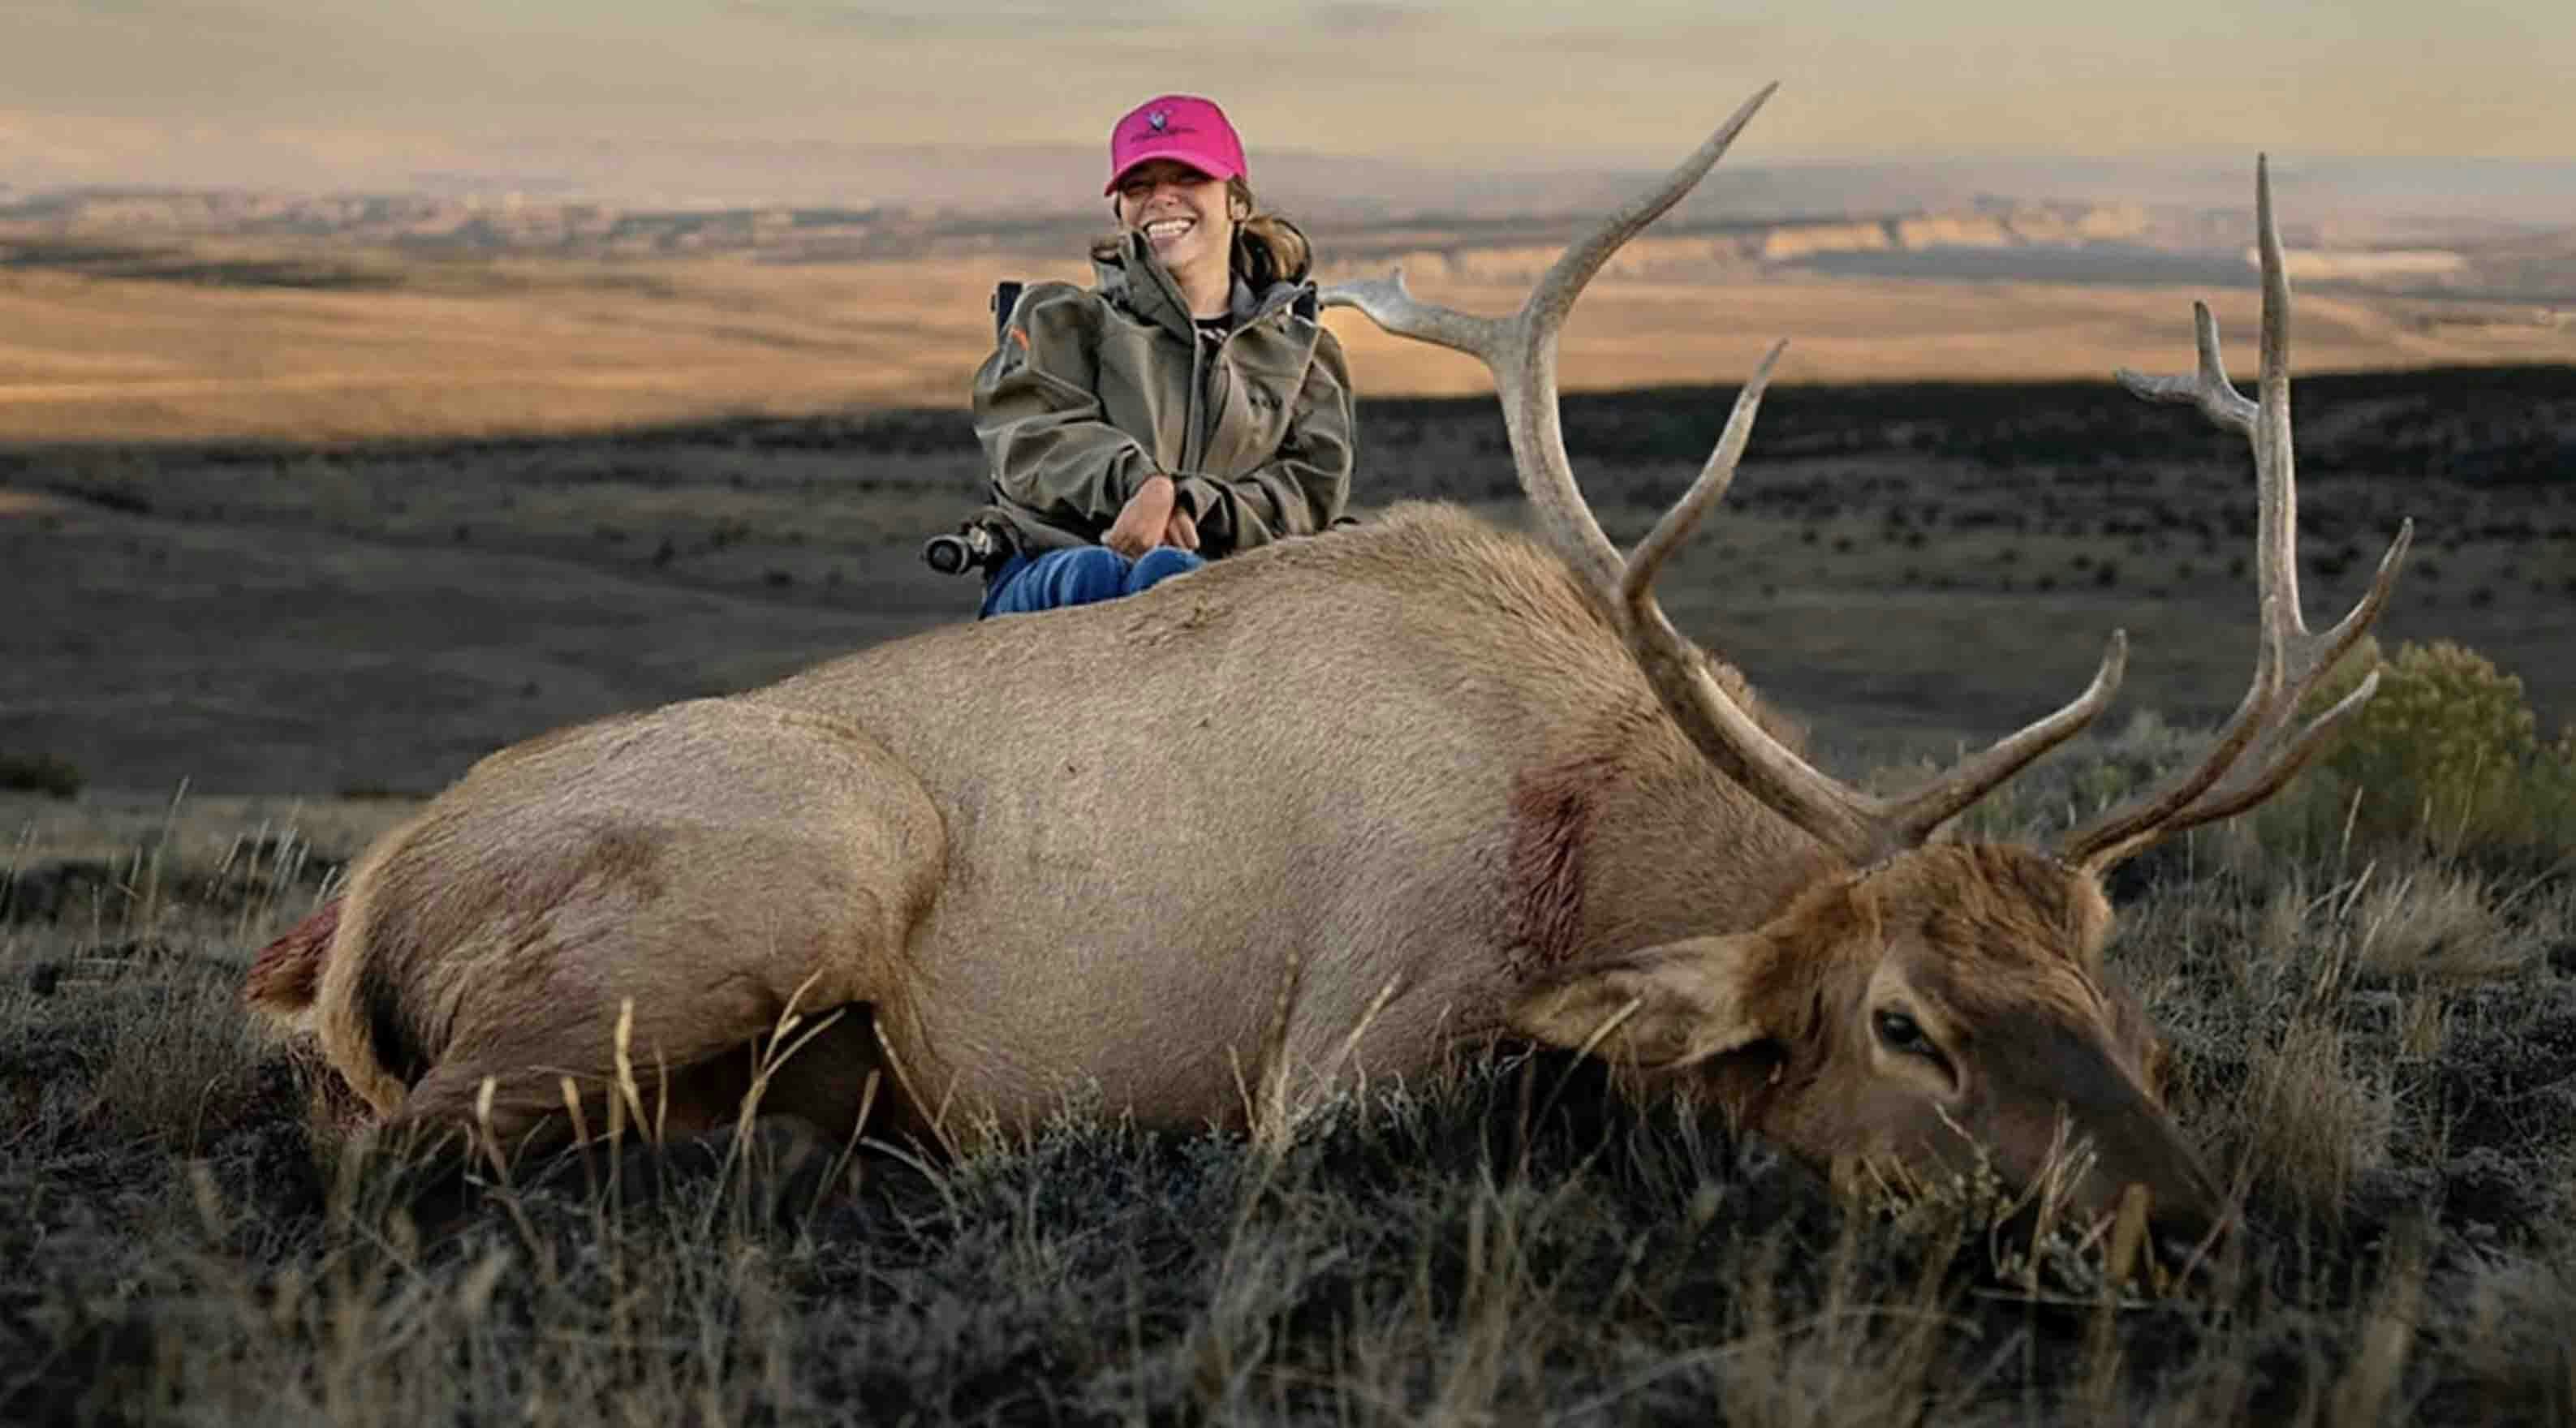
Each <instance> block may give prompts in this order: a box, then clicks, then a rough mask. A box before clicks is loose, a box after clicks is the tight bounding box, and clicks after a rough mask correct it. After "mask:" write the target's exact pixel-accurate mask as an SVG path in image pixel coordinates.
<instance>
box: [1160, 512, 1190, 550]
mask: <svg viewBox="0 0 2576 1428" xmlns="http://www.w3.org/2000/svg"><path fill="white" fill-rule="evenodd" d="M1163 544H1165V545H1168V546H1174V547H1177V548H1179V549H1181V550H1196V549H1198V548H1199V523H1198V522H1196V521H1194V520H1191V519H1190V513H1189V512H1187V511H1184V510H1182V509H1181V508H1180V507H1178V506H1174V507H1173V508H1172V519H1171V523H1170V524H1168V525H1166V526H1164V527H1163Z"/></svg>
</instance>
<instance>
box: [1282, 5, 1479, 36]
mask: <svg viewBox="0 0 2576 1428" xmlns="http://www.w3.org/2000/svg"><path fill="white" fill-rule="evenodd" d="M1305 20H1306V27H1307V28H1308V29H1310V30H1317V31H1321V32H1322V33H1324V34H1327V35H1333V36H1336V37H1338V38H1342V39H1366V38H1369V37H1370V36H1374V35H1401V34H1417V33H1420V32H1422V31H1425V30H1433V29H1438V28H1441V27H1442V26H1443V25H1444V23H1445V22H1444V20H1443V18H1442V17H1441V16H1439V15H1436V14H1434V13H1432V12H1430V11H1427V10H1416V9H1413V8H1412V7H1410V6H1405V5H1385V4H1371V3H1367V0H1328V3H1325V4H1319V5H1309V6H1307V7H1306V14H1305Z"/></svg>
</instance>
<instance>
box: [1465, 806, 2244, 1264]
mask: <svg viewBox="0 0 2576 1428" xmlns="http://www.w3.org/2000/svg"><path fill="white" fill-rule="evenodd" d="M2110 927H2111V913H2110V907H2109V905H2108V904H2107V903H2106V902H2105V901H2104V900H2103V898H2102V893H2101V889H2100V887H2099V886H2098V885H2097V884H2096V883H2095V882H2094V880H2093V879H2092V878H2091V877H2090V876H2088V875H2086V874H2084V873H2082V872H2079V871H2076V870H2074V869H2071V868H2067V867H2064V866H2062V865H2060V864H2058V863H2056V862H2055V861H2053V860H2051V859H2048V858H2046V857H2043V856H2041V855H2038V854H2034V853H2030V852H2027V851H2025V850H2021V849H2014V848H2004V847H1997V846H1993V845H1946V846H1941V847H1934V848H1925V849H1919V850H1917V851H1915V852H1912V853H1907V854H1904V855H1901V856H1899V857H1897V858H1895V859H1892V860H1890V862H1889V863H1887V864H1886V865H1885V866H1883V867H1880V868H1877V869H1874V870H1872V871H1870V872H1867V873H1862V874H1857V875H1853V876H1850V877H1847V878H1845V879H1841V880H1838V881H1836V882H1834V883H1832V884H1828V885H1826V886H1823V887H1819V888H1816V889H1814V890H1812V891H1811V892H1810V893H1808V894H1807V895H1806V896H1803V897H1801V898H1799V899H1798V900H1797V901H1796V902H1794V903H1792V904H1791V905H1790V907H1789V908H1788V909H1787V910H1786V911H1784V912H1783V913H1781V914H1780V915H1779V916H1778V917H1776V918H1774V919H1773V920H1772V921H1771V922H1770V923H1768V924H1766V925H1765V926H1763V927H1762V928H1760V929H1758V930H1756V931H1753V932H1747V933H1738V934H1731V935H1726V936H1717V937H1704V938H1693V939H1690V940H1687V941H1683V942H1678V943H1672V944H1668V945H1666V946H1662V947H1656V948H1650V949H1647V950H1646V951H1643V952H1639V953H1635V954H1632V955H1630V956H1627V957H1624V958H1620V959H1618V960H1617V961H1615V962H1613V963H1610V964H1607V965H1595V966H1591V967H1586V968H1583V969H1580V970H1577V971H1575V972H1572V973H1569V974H1568V975H1567V976H1565V977H1564V978H1562V979H1560V980H1558V981H1557V982H1555V983H1553V984H1551V985H1549V986H1547V987H1544V988H1541V989H1537V990H1536V991H1534V992H1533V994H1532V995H1531V996H1530V997H1528V998H1527V999H1526V1000H1524V1001H1523V1002H1522V1003H1521V1004H1520V1005H1519V1006H1517V1007H1515V1008H1514V1009H1513V1013H1512V1020H1513V1024H1514V1025H1515V1026H1517V1027H1518V1028H1519V1029H1521V1030H1522V1031H1524V1032H1525V1033H1528V1034H1530V1035H1532V1036H1535V1037H1537V1038H1538V1039H1540V1040H1543V1041H1550V1042H1554V1043H1557V1044H1560V1045H1568V1046H1587V1047H1592V1048H1594V1049H1596V1050H1597V1051H1598V1052H1599V1054H1601V1055H1604V1056H1607V1057H1610V1058H1612V1059H1614V1060H1617V1061H1621V1062H1624V1063H1627V1064H1630V1065H1634V1066H1636V1067H1639V1068H1641V1069H1644V1070H1648V1071H1653V1072H1658V1073H1666V1074H1672V1075H1678V1076H1687V1077H1696V1078H1700V1079H1702V1080H1704V1081H1706V1083H1707V1087H1706V1089H1708V1090H1710V1091H1713V1092H1715V1093H1716V1094H1717V1095H1718V1096H1719V1097H1720V1098H1721V1099H1723V1100H1724V1101H1726V1102H1727V1103H1728V1104H1730V1105H1732V1106H1734V1107H1735V1108H1736V1110H1737V1112H1738V1114H1739V1115H1740V1117H1741V1118H1742V1120H1743V1121H1744V1122H1745V1123H1747V1124H1748V1125H1749V1126H1750V1127H1751V1128H1753V1129H1755V1130H1758V1131H1760V1132H1761V1133H1762V1134H1763V1135H1764V1136H1766V1137H1768V1138H1770V1139H1772V1140H1774V1141H1776V1142H1778V1143H1780V1144H1781V1145H1783V1146H1786V1147H1788V1148H1789V1149H1791V1150H1793V1151H1796V1152H1797V1153H1798V1154H1799V1155H1800V1156H1801V1157H1802V1158H1804V1159H1806V1160H1807V1161H1809V1162H1810V1163H1812V1164H1815V1165H1818V1166H1820V1167H1836V1166H1841V1165H1874V1166H1878V1167H1882V1168H1901V1173H1912V1174H1917V1175H1924V1176H1929V1177H1932V1178H1936V1179H1937V1178H1941V1177H1945V1176H1947V1175H1949V1174H1953V1173H1960V1172H1965V1171H1968V1170H1970V1169H1972V1168H1974V1167H1975V1166H1977V1165H1978V1164H1979V1163H1981V1162H1983V1163H1986V1164H1991V1165H1992V1166H1993V1167H1994V1169H1995V1170H1996V1171H1997V1172H1999V1173H2000V1175H2001V1176H2002V1178H2003V1179H2004V1180H2005V1181H2007V1182H2008V1183H2010V1184H2013V1185H2015V1186H2022V1185H2028V1184H2030V1183H2032V1182H2033V1181H2034V1180H2035V1179H2037V1178H2039V1177H2040V1176H2041V1175H2042V1174H2043V1173H2044V1171H2045V1169H2046V1167H2047V1166H2048V1163H2049V1161H2050V1158H2051V1156H2052V1154H2053V1153H2056V1152H2058V1151H2059V1150H2062V1149H2063V1148H2065V1147H2066V1146H2069V1145H2072V1144H2074V1143H2077V1142H2083V1143H2086V1144H2087V1145H2088V1146H2089V1149H2090V1152H2091V1154H2092V1157H2093V1158H2092V1160H2091V1162H2090V1169H2088V1170H2087V1171H2085V1173H2084V1174H2083V1175H2082V1176H2081V1177H2080V1178H2079V1179H2077V1180H2076V1181H2074V1182H2073V1183H2072V1184H2070V1185H2068V1187H2067V1188H2068V1189H2070V1190H2071V1191H2072V1192H2073V1194H2072V1199H2073V1201H2074V1202H2075V1205H2076V1207H2077V1208H2078V1209H2079V1210H2086V1211H2092V1212H2095V1213H2108V1212H2109V1211H2110V1210H2111V1209H2112V1208H2114V1207H2115V1206H2116V1205H2117V1203H2118V1201H2119V1198H2120V1196H2121V1193H2122V1192H2123V1191H2124V1190H2125V1189H2126V1187H2128V1186H2129V1185H2131V1184H2138V1185H2143V1186H2145V1187H2146V1189H2147V1192H2148V1195H2149V1197H2150V1200H2149V1203H2150V1206H2151V1208H2152V1211H2153V1213H2154V1215H2155V1218H2156V1220H2157V1221H2158V1222H2159V1223H2160V1224H2161V1225H2162V1226H2164V1227H2165V1229H2166V1230H2167V1231H2168V1232H2171V1233H2174V1234H2177V1235H2179V1236H2180V1237H2182V1238H2185V1239H2191V1238H2196V1237H2197V1236H2199V1235H2200V1234H2202V1233H2203V1232H2205V1231H2206V1230H2207V1228H2208V1227H2209V1225H2210V1224H2211V1223H2212V1221H2213V1219H2214V1218H2215V1217H2216V1216H2217V1215H2218V1213H2219V1210H2220V1198H2221V1197H2220V1196H2219V1194H2218V1191H2217V1187H2216V1185H2215V1183H2214V1182H2213V1181H2211V1179H2210V1178H2209V1175H2208V1173H2207V1172H2206V1171H2205V1170H2203V1169H2202V1167H2201V1165H2200V1162H2199V1160H2198V1158H2197V1157H2196V1156H2195V1155H2194V1154H2193V1153H2192V1151H2191V1149H2190V1147H2189V1146H2187V1145H2186V1144H2185V1143H2184V1142H2183V1139H2182V1137H2181V1135H2180V1133H2179V1132H2178V1131H2177V1130H2176V1129H2175V1127H2174V1125H2173V1122H2172V1120H2171V1119H2170V1118H2169V1117H2168V1116H2167V1115H2166V1114H2165V1112H2164V1109H2163V1107H2162V1105H2161V1104H2160V1103H2159V1101H2158V1097H2157V1094H2156V1091H2155V1066H2154V1062H2155V1059H2156V1057H2157V1055H2158V1049H2157V1045H2156V1039H2155V1035H2154V1033H2153V1031H2152V1030H2151V1029H2150V1028H2149V1027H2148V1025H2147V1022H2146V1019H2145V1017H2144V1016H2143V1015H2141V1014H2140V1013H2139V1011H2138V1009H2137V1007H2136V1005H2135V1004H2134V1003H2133V1002H2131V1001H2130V1000H2129V999H2127V998H2126V997H2125V996H2123V995H2120V994H2118V993H2117V992H2114V991H2111V990H2107V989H2106V987H2105V984H2104V981H2103V978H2102V974H2101V949H2102V944H2103V942H2104V941H2105V940H2107V938H2108V936H2109V933H2110ZM1605 1023H1610V1025H1609V1027H1608V1029H1607V1030H1606V1031H1605V1030H1604V1026H1605ZM2061 1127H2062V1134H2061Z"/></svg>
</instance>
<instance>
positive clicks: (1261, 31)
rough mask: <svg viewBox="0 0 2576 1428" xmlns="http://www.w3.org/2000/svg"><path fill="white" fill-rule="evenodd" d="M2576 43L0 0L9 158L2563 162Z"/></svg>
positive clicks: (1979, 10)
mask: <svg viewBox="0 0 2576 1428" xmlns="http://www.w3.org/2000/svg"><path fill="white" fill-rule="evenodd" d="M2571 72H2576V4H2570V3H2568V0H2455V3H2451V4H2446V5H2440V6H2435V5H2427V4H2422V3H2420V0H2408V3H2398V0H2345V3H2329V0H2158V3H2156V4H2153V5H2125V6H2092V5H2085V4H2081V3H2068V0H1947V3H1940V4H1933V3H1925V0H1801V3H1799V4H1797V5H1795V6H1778V7H1773V8H1772V9H1771V10H1770V11H1769V12H1768V13H1766V12H1764V11H1762V10H1759V9H1756V8H1754V7H1750V6H1742V7H1721V6H1715V5H1710V4H1706V3H1686V0H1485V3H1477V4H1467V3H1400V0H1239V3H1232V4H1193V3H1183V0H1121V3H1115V4H1095V3H1077V2H1076V0H944V3H929V0H892V3H879V2H878V0H0V178H15V179H16V180H17V181H20V182H26V181H28V180H29V179H30V178H34V177H51V178H54V179H56V180H58V181H59V180H64V179H72V180H79V181H107V180H113V179H116V178H119V177H138V178H140V177H151V178H156V179H165V180H166V179H167V178H168V177H169V174H168V172H167V170H168V169H169V168H170V167H171V166H172V165H174V164H181V165H197V166H201V167H202V166H208V165H211V166H215V167H222V166H224V165H234V166H243V165H248V166H250V167H254V168H255V167H257V166H258V165H259V164H261V163H268V164H271V165H277V164H286V163H289V162H290V161H301V162H305V163H307V164H309V165H311V166H315V167H317V168H319V169H325V170H332V169H336V170H337V171H341V172H345V173H348V174H353V175H355V174H364V173H373V172H379V171H382V172H402V171H409V170H415V169H421V168H436V167H440V166H442V165H448V164H455V163H470V162H478V161H482V160H484V159H485V158H486V157H487V156H488V155H489V154H490V153H492V152H493V151H494V150H495V149H496V147H499V148H506V146H508V145H511V144H516V143H542V144H553V145H558V146H560V145H564V144H580V143H597V144H601V145H624V146H637V145H651V144H654V143H657V142H671V143H682V142H697V143H706V142H758V143H764V144H786V145H793V144H798V143H852V142H863V143H891V144H907V145H923V146H929V145H936V144H943V143H946V144H995V143H1007V144H1024V143H1025V144H1048V143H1052V144H1066V143H1081V144H1096V143H1099V142H1101V136H1102V135H1104V134H1105V132H1106V130H1107V127H1108V124H1109V122H1110V121H1111V120H1112V119H1113V118H1114V117H1115V116H1116V114H1117V113H1118V112H1119V111H1120V110H1121V109H1123V108H1125V107H1126V106H1127V105H1128V104H1130V103H1133V102H1134V101H1136V100H1138V99H1141V98H1143V97H1145V96H1147V95H1149V94H1153V93H1158V92H1163V91H1166V90H1188V91H1195V92H1201V93H1207V94H1211V95H1214V96H1216V97H1217V98H1219V99H1220V100H1221V101H1222V102H1223V103H1224V104H1225V106H1226V107H1227V109H1228V110H1229V111H1230V112H1231V113H1232V115H1233V116H1234V118H1235V120H1236V123H1237V125H1238V127H1239V128H1241V129H1242V131H1243V132H1244V134H1245V137H1246V140H1247V142H1248V143H1249V145H1250V146H1251V148H1252V149H1253V151H1254V153H1255V154H1256V155H1258V154H1259V153H1261V152H1264V151H1277V150H1281V149H1294V150H1300V151H1305V152H1311V153H1321V154H1334V155H1353V156H1370V157H1381V158H1388V159H1401V160H1408V161H1416V162H1421V161H1428V162H1436V163H1460V164H1478V165H1506V166H1507V165H1515V164H1529V165H1547V166H1566V165H1580V164H1588V163H1602V164H1616V165H1653V166H1661V165H1663V164H1665V163H1668V162H1669V161H1671V160H1672V159H1674V158H1676V157H1678V156H1679V155H1680V154H1681V153H1683V152H1686V151H1687V150H1688V149H1689V148H1690V146H1691V145H1692V144H1693V143H1695V142H1696V140H1697V139H1698V138H1699V137H1700V136H1701V135H1702V134H1704V133H1705V132H1706V130H1707V129H1708V128H1709V127H1711V126H1712V125H1713V124H1714V123H1715V122H1716V121H1717V120H1718V119H1720V118H1722V117H1723V116H1724V115H1725V114H1726V113H1727V112H1728V111H1729V110H1730V109H1732V108H1733V107H1734V105H1735V104H1736V103H1737V102H1738V101H1739V100H1740V99H1741V98H1743V97H1744V96H1745V95H1746V94H1748V93H1750V92H1751V91H1752V90H1753V89H1754V88H1755V87H1756V86H1758V85H1759V84H1761V83H1763V82H1765V81H1767V80H1771V79H1778V80H1781V81H1783V82H1784V87H1783V89H1782V92H1781V94H1780V96H1779V97H1778V98H1777V99H1775V100H1774V101H1773V103H1772V105H1771V107H1770V108H1769V109H1768V110H1766V112H1765V114H1764V116H1763V118H1762V119H1761V121H1760V122H1759V124H1758V126H1757V131H1756V134H1755V136H1754V139H1755V141H1756V142H1755V144H1754V145H1753V146H1752V147H1749V148H1748V149H1747V150H1742V151H1739V152H1743V153H1746V154H1748V155H1749V156H1752V157H1751V161H1753V162H1772V161H1798V160H1817V159H1860V158H1875V159H1887V158H1896V159H1902V158H1906V157H1913V156H1942V157H1958V156H1970V157H1975V156H2000V155H2012V156H2041V157H2046V156H2076V155H2082V156H2106V157H2128V156H2161V155H2197V154H2225V155H2241V154H2245V153H2248V152H2250V151H2251V149H2253V148H2256V147H2261V148H2266V149H2269V150H2271V151H2272V152H2274V153H2276V154H2287V155H2291V156H2300V155H2306V156H2320V157H2321V156H2330V155H2369V156H2379V155H2388V156H2409V157H2424V156H2475V157H2489V158H2517V159H2542V160H2558V161H2576V98H2571V95H2570V88H2569V85H2568V75H2569V74H2570V73H2571ZM205 177H207V178H209V179H224V178H227V177H245V178H247V177H254V176H253V175H248V174H244V175H226V174H221V173H209V174H206V175H205Z"/></svg>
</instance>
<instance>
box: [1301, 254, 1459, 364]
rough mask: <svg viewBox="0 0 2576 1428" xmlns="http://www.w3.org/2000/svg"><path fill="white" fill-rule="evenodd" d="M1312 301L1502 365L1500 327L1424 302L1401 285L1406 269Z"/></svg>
mask: <svg viewBox="0 0 2576 1428" xmlns="http://www.w3.org/2000/svg"><path fill="white" fill-rule="evenodd" d="M1316 297H1317V300H1318V301H1320V302H1321V303H1322V304H1323V305H1324V306H1326V307H1355V308H1358V309H1359V310H1360V311H1361V312H1363V313H1365V314H1367V316H1368V320H1369V321H1371V322H1374V323H1376V324H1377V325H1378V326H1380V327H1383V328H1385V329H1386V330H1387V331H1389V332H1392V333H1394V334H1395V335H1396V336H1398V337H1410V338H1414V339H1415V340H1417V341H1422V342H1429V343H1432V344H1434V345H1435V346H1440V347H1446V348H1449V349H1450V350H1452V351H1455V352H1464V353H1466V354H1467V355H1468V356H1470V357H1480V358H1483V359H1484V362H1485V365H1486V366H1488V367H1492V366H1498V365H1499V364H1500V362H1501V354H1502V352H1503V350H1504V349H1503V338H1504V336H1505V335H1506V334H1505V330H1504V324H1502V323H1499V322H1496V321H1495V320H1494V319H1492V318H1490V317H1478V316H1476V315H1475V314H1473V313H1465V312H1456V311H1453V310H1451V309H1449V308H1445V307H1441V306H1439V305H1437V304H1434V303H1427V302H1424V301H1422V300H1421V299H1420V298H1417V297H1415V296H1414V295H1413V291H1412V290H1411V289H1410V288H1407V287H1406V286H1405V285H1404V269H1402V268H1400V267H1399V268H1397V269H1395V270H1394V271H1393V272H1391V273H1388V274H1387V275H1386V276H1385V277H1382V278H1360V279H1357V280H1355V281H1352V282H1347V283H1334V284H1332V285H1330V286H1328V287H1325V288H1323V289H1321V290H1319V291H1318V292H1317V294H1316Z"/></svg>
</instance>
